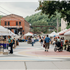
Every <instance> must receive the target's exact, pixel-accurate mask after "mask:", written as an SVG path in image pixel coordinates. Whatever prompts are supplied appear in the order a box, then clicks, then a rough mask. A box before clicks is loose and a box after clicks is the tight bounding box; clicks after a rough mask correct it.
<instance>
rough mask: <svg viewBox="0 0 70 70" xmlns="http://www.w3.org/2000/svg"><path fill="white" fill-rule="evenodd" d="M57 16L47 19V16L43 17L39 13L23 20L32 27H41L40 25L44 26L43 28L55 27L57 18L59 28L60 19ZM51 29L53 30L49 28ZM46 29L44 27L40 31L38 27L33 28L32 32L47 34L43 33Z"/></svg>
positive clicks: (43, 15)
mask: <svg viewBox="0 0 70 70" xmlns="http://www.w3.org/2000/svg"><path fill="white" fill-rule="evenodd" d="M57 15H58V16H56V17H53V16H52V17H50V18H48V15H45V14H42V15H41V13H40V12H39V13H37V14H34V15H31V16H27V17H26V18H25V20H26V21H27V22H29V23H30V24H31V25H32V26H34V25H39V26H42V25H45V26H55V27H56V26H57V17H58V21H59V26H61V18H60V14H57ZM50 28H51V29H53V28H52V27H50ZM45 29H46V27H44V28H43V29H42V30H43V31H41V29H40V28H39V27H37V28H33V31H41V32H44V33H45V32H47V31H44V30H45Z"/></svg>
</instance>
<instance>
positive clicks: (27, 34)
mask: <svg viewBox="0 0 70 70" xmlns="http://www.w3.org/2000/svg"><path fill="white" fill-rule="evenodd" d="M24 36H33V34H32V33H30V32H28V33H26V34H25V35H24Z"/></svg>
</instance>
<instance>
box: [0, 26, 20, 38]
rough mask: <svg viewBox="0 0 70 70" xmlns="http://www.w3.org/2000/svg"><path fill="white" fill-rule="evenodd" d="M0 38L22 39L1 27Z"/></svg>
mask: <svg viewBox="0 0 70 70" xmlns="http://www.w3.org/2000/svg"><path fill="white" fill-rule="evenodd" d="M0 36H12V38H16V39H17V38H20V36H18V35H16V34H14V33H13V32H12V31H10V30H8V29H6V28H4V27H3V26H0Z"/></svg>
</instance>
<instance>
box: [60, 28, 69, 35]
mask: <svg viewBox="0 0 70 70" xmlns="http://www.w3.org/2000/svg"><path fill="white" fill-rule="evenodd" d="M68 31H70V29H66V30H65V31H63V32H61V33H59V35H64V33H66V32H68Z"/></svg>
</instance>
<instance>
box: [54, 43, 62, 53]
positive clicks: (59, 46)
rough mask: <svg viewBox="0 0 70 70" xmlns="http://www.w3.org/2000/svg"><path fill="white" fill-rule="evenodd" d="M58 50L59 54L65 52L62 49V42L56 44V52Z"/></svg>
mask: <svg viewBox="0 0 70 70" xmlns="http://www.w3.org/2000/svg"><path fill="white" fill-rule="evenodd" d="M57 50H58V51H59V52H61V51H62V50H63V48H62V46H61V42H56V43H55V48H54V51H55V52H56V51H57Z"/></svg>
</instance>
